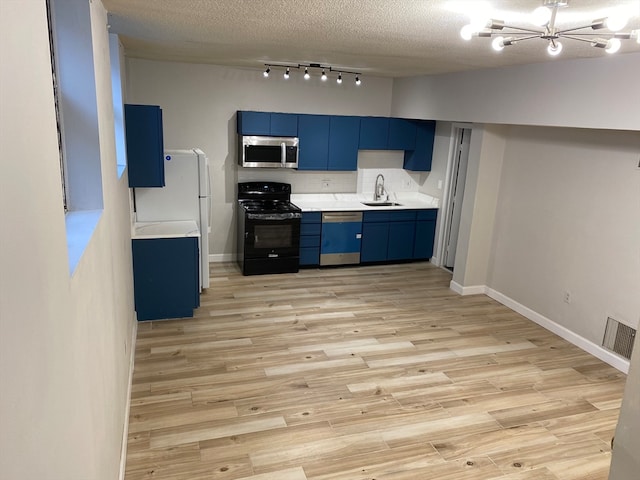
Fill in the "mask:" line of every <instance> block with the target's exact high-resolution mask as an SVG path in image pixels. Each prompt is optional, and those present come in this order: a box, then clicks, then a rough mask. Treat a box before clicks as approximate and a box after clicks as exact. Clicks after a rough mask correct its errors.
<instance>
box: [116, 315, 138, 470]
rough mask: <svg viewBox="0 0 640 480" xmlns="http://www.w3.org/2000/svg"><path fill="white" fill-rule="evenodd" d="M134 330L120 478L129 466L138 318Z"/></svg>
mask: <svg viewBox="0 0 640 480" xmlns="http://www.w3.org/2000/svg"><path fill="white" fill-rule="evenodd" d="M133 321H134V324H133V332H132V334H131V343H130V345H131V351H130V352H129V353H130V355H129V386H128V387H127V404H126V406H125V409H124V428H123V430H122V446H121V451H120V475H119V476H118V479H119V480H124V473H125V469H126V467H127V443H128V440H129V412H130V411H131V388H132V386H133V366H134V363H135V358H136V355H135V352H136V338H138V320H137V319H136V318H135V314H134V318H133Z"/></svg>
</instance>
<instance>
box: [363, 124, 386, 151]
mask: <svg viewBox="0 0 640 480" xmlns="http://www.w3.org/2000/svg"><path fill="white" fill-rule="evenodd" d="M388 144H389V119H388V118H383V117H362V118H361V119H360V142H359V146H360V150H386V149H387V147H388Z"/></svg>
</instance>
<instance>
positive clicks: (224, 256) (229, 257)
mask: <svg viewBox="0 0 640 480" xmlns="http://www.w3.org/2000/svg"><path fill="white" fill-rule="evenodd" d="M236 258H237V255H236V254H235V253H212V254H210V255H209V263H222V262H235V261H236Z"/></svg>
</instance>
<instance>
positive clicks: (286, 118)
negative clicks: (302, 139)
mask: <svg viewBox="0 0 640 480" xmlns="http://www.w3.org/2000/svg"><path fill="white" fill-rule="evenodd" d="M270 133H271V135H272V136H274V137H297V136H298V115H296V114H295V113H272V114H271V129H270Z"/></svg>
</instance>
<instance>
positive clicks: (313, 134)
mask: <svg viewBox="0 0 640 480" xmlns="http://www.w3.org/2000/svg"><path fill="white" fill-rule="evenodd" d="M329 130H330V117H329V116H328V115H298V138H299V139H300V146H299V149H298V170H326V169H327V167H328V165H329Z"/></svg>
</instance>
